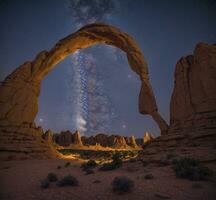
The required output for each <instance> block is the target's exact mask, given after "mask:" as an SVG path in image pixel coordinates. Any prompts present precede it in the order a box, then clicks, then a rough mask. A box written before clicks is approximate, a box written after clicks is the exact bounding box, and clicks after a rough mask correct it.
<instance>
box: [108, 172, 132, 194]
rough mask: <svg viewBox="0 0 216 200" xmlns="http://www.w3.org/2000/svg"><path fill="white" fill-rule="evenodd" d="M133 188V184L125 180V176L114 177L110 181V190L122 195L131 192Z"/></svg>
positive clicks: (127, 179)
mask: <svg viewBox="0 0 216 200" xmlns="http://www.w3.org/2000/svg"><path fill="white" fill-rule="evenodd" d="M133 188H134V182H133V181H132V180H131V179H129V178H127V177H126V176H118V177H115V178H114V180H113V181H112V190H113V192H116V193H119V194H123V193H127V192H131V190H132V189H133Z"/></svg>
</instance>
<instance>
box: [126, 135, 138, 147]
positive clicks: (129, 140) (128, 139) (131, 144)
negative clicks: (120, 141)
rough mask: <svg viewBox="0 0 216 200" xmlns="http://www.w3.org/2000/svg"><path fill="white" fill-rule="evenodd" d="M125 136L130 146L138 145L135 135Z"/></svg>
mask: <svg viewBox="0 0 216 200" xmlns="http://www.w3.org/2000/svg"><path fill="white" fill-rule="evenodd" d="M124 138H125V141H126V143H127V145H128V146H131V147H133V148H136V147H137V143H136V138H135V137H134V136H131V137H124Z"/></svg>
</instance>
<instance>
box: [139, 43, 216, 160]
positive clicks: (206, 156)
mask: <svg viewBox="0 0 216 200" xmlns="http://www.w3.org/2000/svg"><path fill="white" fill-rule="evenodd" d="M143 147H144V151H143V152H142V155H141V158H142V159H143V161H146V162H149V161H151V162H152V161H157V162H159V161H160V162H161V160H164V159H165V160H166V162H167V161H169V160H168V157H170V155H171V156H172V157H174V158H178V157H184V156H186V157H191V158H193V159H198V160H200V161H203V162H213V161H215V160H216V154H215V147H216V45H208V44H204V43H200V44H198V45H197V46H196V48H195V50H194V54H193V55H190V56H187V57H185V58H181V59H180V60H179V61H178V62H177V64H176V69H175V84H174V90H173V94H172V98H171V104H170V128H169V131H168V134H166V135H163V136H160V137H157V138H155V139H154V140H152V142H151V143H149V144H148V145H146V146H145V145H144V146H143Z"/></svg>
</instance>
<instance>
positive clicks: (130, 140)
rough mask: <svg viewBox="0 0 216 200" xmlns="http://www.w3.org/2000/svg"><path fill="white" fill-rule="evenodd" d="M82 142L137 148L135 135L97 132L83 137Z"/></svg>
mask: <svg viewBox="0 0 216 200" xmlns="http://www.w3.org/2000/svg"><path fill="white" fill-rule="evenodd" d="M82 142H83V144H84V145H96V144H99V145H101V146H102V147H111V148H116V149H121V148H130V147H132V148H137V147H138V146H137V144H136V140H135V137H134V136H132V137H124V136H120V135H107V134H103V133H100V134H97V135H95V136H90V137H86V136H83V137H82Z"/></svg>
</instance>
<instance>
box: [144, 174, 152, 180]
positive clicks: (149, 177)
mask: <svg viewBox="0 0 216 200" xmlns="http://www.w3.org/2000/svg"><path fill="white" fill-rule="evenodd" d="M153 178H154V176H153V175H152V174H146V175H145V176H144V179H153Z"/></svg>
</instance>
